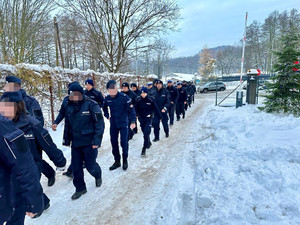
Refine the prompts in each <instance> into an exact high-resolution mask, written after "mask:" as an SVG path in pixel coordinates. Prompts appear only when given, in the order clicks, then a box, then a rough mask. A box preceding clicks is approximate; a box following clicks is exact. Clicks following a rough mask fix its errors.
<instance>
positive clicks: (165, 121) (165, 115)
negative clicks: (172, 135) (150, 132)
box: [153, 112, 169, 139]
mask: <svg viewBox="0 0 300 225" xmlns="http://www.w3.org/2000/svg"><path fill="white" fill-rule="evenodd" d="M161 116H162V118H161V121H162V124H163V127H164V131H165V133H166V134H169V125H168V120H169V118H168V113H167V112H164V113H163V112H162V113H161ZM153 126H154V137H155V139H159V130H160V118H159V117H158V116H157V115H156V114H154V117H153Z"/></svg>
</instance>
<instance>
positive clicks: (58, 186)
mask: <svg viewBox="0 0 300 225" xmlns="http://www.w3.org/2000/svg"><path fill="white" fill-rule="evenodd" d="M204 105H205V102H203V100H201V101H200V100H199V99H198V96H197V99H196V102H195V104H193V105H192V107H191V108H189V110H188V111H187V113H186V118H185V119H181V120H180V121H179V122H177V121H175V123H174V125H173V127H172V128H171V129H170V137H169V138H165V135H164V132H163V129H162V126H161V135H160V141H159V142H156V143H152V146H151V148H150V149H149V150H147V153H146V154H147V156H146V157H141V155H140V154H141V150H142V143H143V137H142V132H141V130H140V127H138V129H139V132H138V134H137V135H135V136H134V138H133V140H131V141H130V142H129V146H130V149H129V168H128V170H127V171H123V169H121V168H120V169H117V170H115V171H109V170H108V168H109V166H111V164H112V163H113V161H114V160H113V156H112V154H111V146H110V142H109V136H108V130H109V125H108V124H106V128H105V129H106V133H105V135H104V140H103V143H102V147H101V148H100V150H99V154H98V159H97V162H98V163H99V165H100V166H101V168H102V178H103V184H102V186H101V187H100V188H96V187H95V180H94V178H93V177H92V176H90V175H89V174H88V172H87V171H86V170H85V180H86V184H87V190H88V192H87V194H85V195H84V196H82V197H81V198H80V199H78V200H75V201H72V200H71V199H70V197H71V195H72V194H73V192H74V191H75V189H74V187H73V183H72V181H71V180H70V179H69V178H67V177H65V176H63V175H61V173H58V172H57V176H56V183H55V185H54V186H53V187H50V188H49V187H47V184H46V179H44V178H43V179H42V184H43V187H44V192H45V193H46V194H47V195H48V197H49V198H50V200H51V207H50V208H49V209H48V210H47V211H45V212H44V213H43V215H42V216H41V217H40V218H38V219H35V220H32V219H29V218H27V219H26V224H39V225H42V224H51V225H52V224H53V225H54V224H72V225H75V224H91V225H92V224H110V225H117V224H120V225H121V224H122V225H127V224H128V225H131V224H195V215H196V214H197V212H196V211H195V210H196V208H197V207H196V205H195V204H196V197H195V196H196V193H197V192H199V191H200V190H199V188H200V187H195V185H196V182H195V180H194V179H195V175H196V174H195V168H196V166H195V150H196V145H197V143H195V140H194V137H195V134H196V133H197V132H199V130H201V129H200V128H199V127H197V126H195V125H196V124H199V120H201V113H202V110H203V107H204ZM52 134H53V135H56V136H59V135H58V134H57V133H52ZM197 136H199V135H197ZM152 138H153V132H152V134H151V139H152ZM54 140H55V142H56V143H57V144H59V143H60V142H59V141H61V137H60V138H59V137H58V138H56V137H54ZM60 147H61V146H60ZM62 149H63V150H64V154H65V156H66V157H67V159H68V160H70V153H69V151H70V150H69V149H67V148H65V147H62Z"/></svg>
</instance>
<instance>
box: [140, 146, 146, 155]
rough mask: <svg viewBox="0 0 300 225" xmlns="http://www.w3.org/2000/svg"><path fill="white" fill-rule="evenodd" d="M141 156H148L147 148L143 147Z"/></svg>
mask: <svg viewBox="0 0 300 225" xmlns="http://www.w3.org/2000/svg"><path fill="white" fill-rule="evenodd" d="M141 155H142V156H146V147H143V149H142V153H141Z"/></svg>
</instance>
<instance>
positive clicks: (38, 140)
mask: <svg viewBox="0 0 300 225" xmlns="http://www.w3.org/2000/svg"><path fill="white" fill-rule="evenodd" d="M1 106H2V108H3V112H4V116H5V117H7V118H10V119H12V121H13V123H14V125H15V126H16V127H17V128H18V129H20V130H22V131H23V132H24V133H25V135H24V137H25V138H26V139H27V141H28V144H29V148H30V152H31V154H32V156H33V159H34V161H35V164H36V165H37V168H38V171H39V176H41V171H42V152H43V151H45V152H46V153H47V155H48V157H49V158H50V160H51V161H53V163H54V164H55V165H56V166H57V167H58V168H63V167H64V166H65V165H66V159H65V157H64V155H63V153H62V151H61V150H59V149H57V147H56V145H55V144H54V143H53V141H52V139H51V137H50V135H49V133H48V131H47V130H46V129H44V128H43V126H42V125H41V123H40V121H38V120H37V119H35V118H34V117H32V116H29V115H27V114H26V108H25V103H24V102H23V101H22V96H21V93H20V92H5V93H4V94H3V98H2V100H1ZM43 198H44V210H46V209H48V208H49V207H50V199H49V198H48V197H47V196H46V195H45V194H43ZM14 208H15V212H14V214H13V216H12V217H11V218H10V219H9V221H8V223H7V224H19V222H20V221H22V220H23V218H24V216H25V212H24V203H23V202H22V199H19V198H17V199H16V201H15V206H14ZM41 213H42V212H40V213H39V214H37V215H36V216H35V217H38V216H40V215H41Z"/></svg>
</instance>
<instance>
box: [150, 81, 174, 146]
mask: <svg viewBox="0 0 300 225" xmlns="http://www.w3.org/2000/svg"><path fill="white" fill-rule="evenodd" d="M148 93H149V91H148ZM154 101H155V103H156V104H157V106H158V108H159V110H160V112H161V120H162V124H163V127H164V131H165V134H166V137H167V138H168V137H169V125H168V119H169V118H168V108H169V106H170V94H169V92H168V91H167V90H166V89H165V88H163V82H162V81H161V80H158V81H157V85H156V90H155V92H154ZM153 126H154V139H153V141H154V142H156V141H159V130H160V116H159V115H158V114H157V113H155V114H154V118H153Z"/></svg>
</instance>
